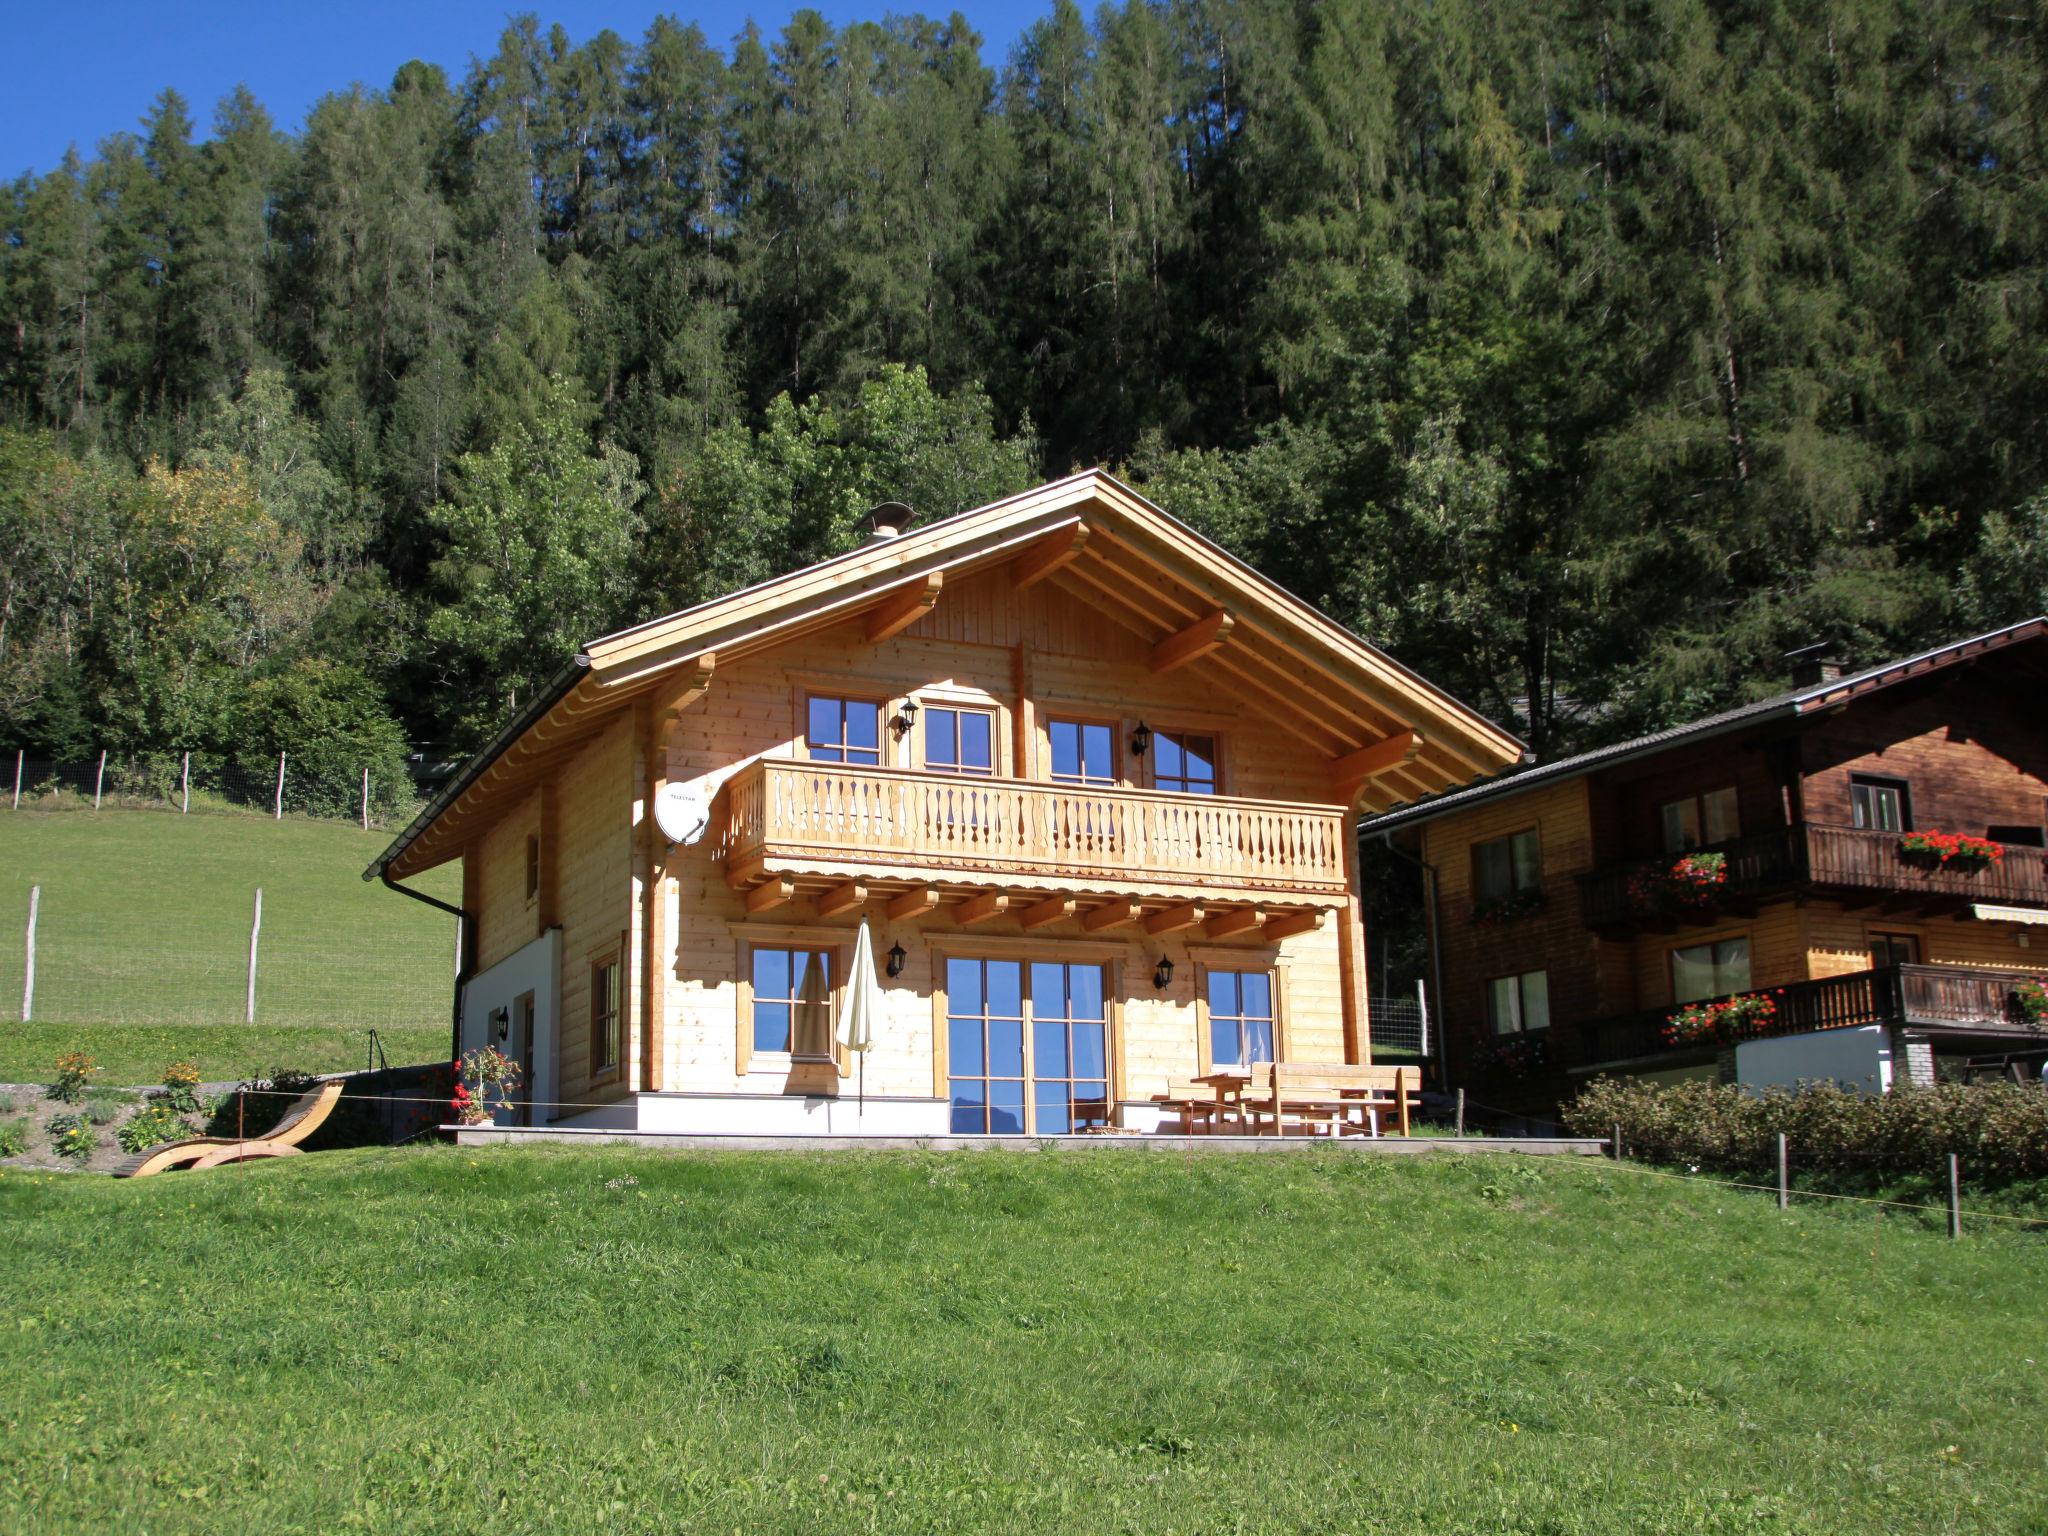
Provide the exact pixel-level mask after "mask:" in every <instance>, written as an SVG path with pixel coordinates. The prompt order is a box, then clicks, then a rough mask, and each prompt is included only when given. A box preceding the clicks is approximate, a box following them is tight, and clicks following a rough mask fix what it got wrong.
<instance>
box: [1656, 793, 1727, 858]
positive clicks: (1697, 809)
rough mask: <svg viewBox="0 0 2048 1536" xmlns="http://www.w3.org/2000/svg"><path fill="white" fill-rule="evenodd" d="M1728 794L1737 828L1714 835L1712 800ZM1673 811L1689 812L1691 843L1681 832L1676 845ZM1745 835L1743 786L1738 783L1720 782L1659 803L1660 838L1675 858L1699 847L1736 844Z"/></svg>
mask: <svg viewBox="0 0 2048 1536" xmlns="http://www.w3.org/2000/svg"><path fill="white" fill-rule="evenodd" d="M1723 795H1727V796H1729V797H1731V800H1732V802H1733V809H1734V814H1735V830H1734V831H1732V832H1730V833H1729V834H1728V835H1727V836H1726V837H1715V836H1714V835H1713V816H1712V814H1711V812H1710V811H1709V810H1708V802H1710V801H1714V800H1717V799H1719V797H1721V796H1723ZM1673 811H1682V812H1685V813H1687V815H1688V816H1689V819H1690V820H1691V823H1692V841H1691V842H1687V841H1685V839H1684V835H1683V832H1682V831H1681V834H1680V838H1679V841H1678V844H1677V846H1676V847H1674V846H1672V839H1671V824H1670V814H1671V812H1673ZM1741 836H1742V788H1741V786H1740V785H1737V784H1716V785H1715V786H1714V787H1713V788H1712V789H1702V790H1695V791H1694V792H1693V793H1691V794H1686V795H1679V796H1677V797H1676V798H1674V799H1670V800H1662V801H1659V802H1658V804H1657V839H1658V843H1659V845H1660V846H1661V847H1662V849H1663V851H1664V853H1666V854H1667V855H1669V856H1671V857H1674V858H1675V857H1677V856H1678V855H1679V854H1683V853H1690V852H1692V851H1693V850H1695V849H1698V848H1718V847H1720V846H1721V845H1722V844H1724V843H1732V842H1734V841H1735V840H1736V839H1738V838H1740V837H1741Z"/></svg>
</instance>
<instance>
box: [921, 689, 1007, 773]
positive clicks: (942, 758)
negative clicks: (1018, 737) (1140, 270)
mask: <svg viewBox="0 0 2048 1536" xmlns="http://www.w3.org/2000/svg"><path fill="white" fill-rule="evenodd" d="M924 765H925V768H926V769H927V770H928V771H930V772H932V773H966V774H975V775H978V776H980V777H982V778H988V777H991V776H992V775H993V774H994V773H995V771H996V717H995V714H994V712H993V711H991V710H986V709H956V708H955V707H954V706H952V705H950V704H928V705H926V706H925V708H924Z"/></svg>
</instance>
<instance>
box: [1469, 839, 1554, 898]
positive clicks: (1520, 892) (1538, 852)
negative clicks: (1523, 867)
mask: <svg viewBox="0 0 2048 1536" xmlns="http://www.w3.org/2000/svg"><path fill="white" fill-rule="evenodd" d="M1524 837H1526V838H1529V839H1530V840H1531V842H1532V843H1533V845H1534V848H1535V852H1534V855H1533V856H1532V858H1531V859H1530V864H1531V870H1532V875H1533V878H1532V879H1531V880H1530V882H1529V884H1527V885H1524V884H1522V883H1521V873H1520V865H1519V861H1518V860H1517V859H1516V858H1515V843H1516V840H1517V839H1519V838H1524ZM1503 844H1505V845H1506V847H1507V861H1508V888H1507V889H1506V890H1505V891H1501V892H1498V893H1495V894H1491V895H1489V894H1488V893H1487V891H1486V890H1485V882H1484V880H1483V879H1482V878H1481V862H1480V856H1481V855H1482V854H1483V853H1484V852H1485V851H1486V850H1487V849H1489V848H1498V847H1500V846H1502V845H1503ZM1471 860H1472V901H1473V904H1474V905H1475V906H1476V905H1478V904H1479V903H1481V902H1492V901H1512V900H1514V899H1515V897H1517V896H1526V895H1529V894H1530V893H1532V892H1536V891H1541V890H1542V889H1543V829H1542V823H1540V822H1532V823H1531V824H1530V825H1528V826H1526V827H1517V828H1515V830H1514V831H1512V832H1506V833H1503V834H1501V836H1499V837H1489V838H1487V839H1485V840H1484V841H1483V842H1477V843H1474V844H1472V847H1471Z"/></svg>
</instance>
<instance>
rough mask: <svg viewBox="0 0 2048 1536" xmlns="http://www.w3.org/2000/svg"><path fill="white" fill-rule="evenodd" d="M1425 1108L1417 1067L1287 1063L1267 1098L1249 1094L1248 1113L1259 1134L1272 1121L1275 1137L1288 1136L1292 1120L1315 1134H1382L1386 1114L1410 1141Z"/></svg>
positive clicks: (1277, 1073) (1274, 1077)
mask: <svg viewBox="0 0 2048 1536" xmlns="http://www.w3.org/2000/svg"><path fill="white" fill-rule="evenodd" d="M1421 1103H1422V1073H1421V1071H1420V1070H1419V1069H1418V1068H1415V1067H1364V1066H1352V1065H1348V1064H1344V1063H1335V1062H1332V1063H1324V1062H1292V1061H1283V1062H1280V1063H1278V1064H1277V1065H1275V1066H1274V1068H1273V1072H1272V1079H1271V1083H1270V1086H1269V1087H1268V1088H1267V1089H1266V1091H1265V1092H1264V1093H1254V1092H1247V1093H1246V1094H1245V1096H1244V1112H1245V1115H1246V1118H1247V1119H1248V1120H1249V1122H1250V1125H1251V1128H1252V1130H1253V1132H1254V1133H1255V1134H1257V1133H1261V1132H1262V1131H1263V1126H1264V1123H1265V1122H1266V1121H1267V1120H1271V1121H1272V1125H1273V1134H1274V1135H1275V1136H1285V1135H1286V1134H1287V1125H1288V1121H1289V1120H1290V1119H1292V1120H1293V1121H1294V1122H1295V1123H1296V1124H1298V1125H1302V1126H1304V1127H1306V1128H1308V1129H1309V1130H1310V1131H1311V1132H1312V1133H1313V1132H1314V1131H1315V1130H1318V1129H1320V1130H1323V1131H1325V1132H1327V1133H1328V1134H1330V1135H1334V1136H1343V1135H1378V1134H1380V1130H1381V1126H1380V1117H1381V1116H1383V1115H1384V1116H1389V1117H1391V1118H1393V1119H1394V1120H1396V1121H1397V1122H1398V1123H1399V1125H1400V1134H1401V1135H1403V1136H1406V1135H1407V1134H1408V1125H1409V1115H1410V1113H1411V1111H1413V1110H1415V1109H1418V1108H1420V1107H1421Z"/></svg>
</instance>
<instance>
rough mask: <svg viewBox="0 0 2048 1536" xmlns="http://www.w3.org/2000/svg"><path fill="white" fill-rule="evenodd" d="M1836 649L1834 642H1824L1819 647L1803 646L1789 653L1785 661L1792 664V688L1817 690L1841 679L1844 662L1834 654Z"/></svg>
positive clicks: (1786, 654)
mask: <svg viewBox="0 0 2048 1536" xmlns="http://www.w3.org/2000/svg"><path fill="white" fill-rule="evenodd" d="M1834 649H1835V642H1834V641H1832V640H1823V641H1821V642H1820V643H1819V644H1817V645H1802V646H1801V647H1800V648H1799V649H1798V650H1796V651H1787V652H1786V653H1785V659H1786V660H1787V661H1789V662H1791V663H1792V686H1793V687H1794V688H1817V687H1819V686H1820V685H1821V684H1822V683H1832V682H1834V681H1835V680H1836V679H1837V678H1839V677H1840V676H1841V675H1842V662H1841V658H1840V657H1838V656H1835V655H1833V654H1832V653H1833V651H1834Z"/></svg>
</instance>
